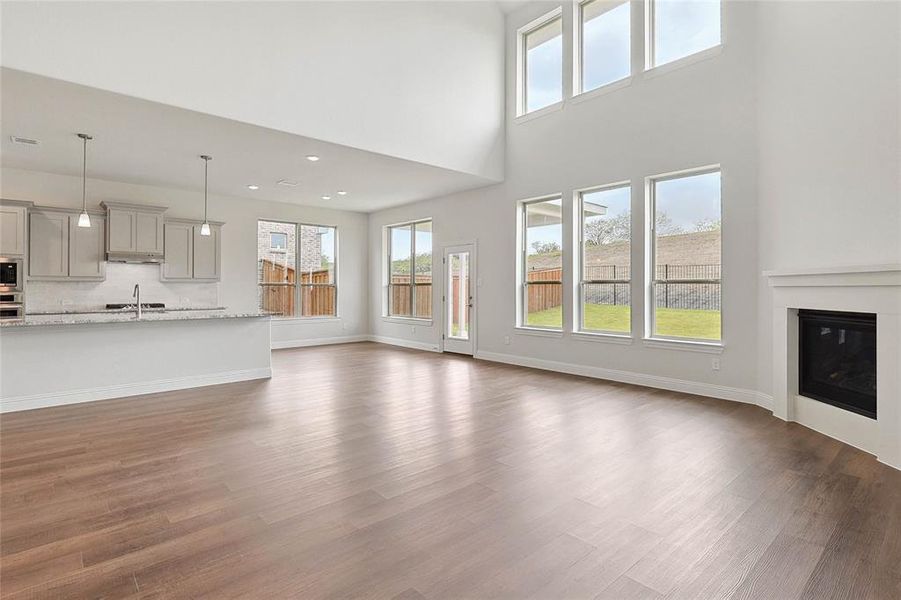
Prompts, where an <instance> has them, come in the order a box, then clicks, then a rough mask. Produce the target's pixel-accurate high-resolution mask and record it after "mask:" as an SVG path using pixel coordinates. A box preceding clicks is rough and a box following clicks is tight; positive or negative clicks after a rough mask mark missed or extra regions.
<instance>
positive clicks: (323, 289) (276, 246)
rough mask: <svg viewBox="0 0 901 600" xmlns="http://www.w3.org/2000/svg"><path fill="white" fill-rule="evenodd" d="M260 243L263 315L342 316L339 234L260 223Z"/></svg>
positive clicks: (332, 230)
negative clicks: (339, 309) (339, 310)
mask: <svg viewBox="0 0 901 600" xmlns="http://www.w3.org/2000/svg"><path fill="white" fill-rule="evenodd" d="M257 240H258V244H257V281H258V283H259V304H260V309H261V310H264V311H267V312H271V313H273V314H275V315H278V316H282V317H298V316H300V317H325V316H336V315H337V308H338V286H337V270H336V269H337V229H336V228H334V227H325V226H319V225H297V224H295V223H280V222H278V221H259V222H258V223H257ZM298 240H299V242H298Z"/></svg>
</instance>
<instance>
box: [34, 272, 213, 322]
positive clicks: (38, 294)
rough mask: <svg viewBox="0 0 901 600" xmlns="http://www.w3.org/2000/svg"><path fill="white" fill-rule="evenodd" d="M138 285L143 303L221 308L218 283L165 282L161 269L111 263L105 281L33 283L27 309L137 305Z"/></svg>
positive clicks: (47, 309)
mask: <svg viewBox="0 0 901 600" xmlns="http://www.w3.org/2000/svg"><path fill="white" fill-rule="evenodd" d="M136 283H138V284H140V285H141V302H163V303H165V305H166V306H168V307H181V308H187V307H211V306H218V305H219V284H218V283H171V282H164V281H160V266H159V265H153V264H130V263H107V265H106V280H105V281H29V282H28V283H27V287H26V293H25V302H26V309H27V311H28V312H41V311H51V310H57V309H65V310H72V309H81V308H85V309H95V308H103V307H104V306H105V305H106V304H107V303H121V302H126V303H127V302H133V298H132V292H133V291H134V287H135V284H136Z"/></svg>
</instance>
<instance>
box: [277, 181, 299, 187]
mask: <svg viewBox="0 0 901 600" xmlns="http://www.w3.org/2000/svg"><path fill="white" fill-rule="evenodd" d="M275 183H277V184H278V185H284V186H286V187H297V182H296V181H292V180H291V179H279V180H278V181H276V182H275Z"/></svg>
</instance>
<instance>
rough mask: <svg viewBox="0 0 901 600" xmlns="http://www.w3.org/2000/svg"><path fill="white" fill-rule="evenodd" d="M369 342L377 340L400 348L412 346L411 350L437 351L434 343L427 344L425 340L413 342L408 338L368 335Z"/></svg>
mask: <svg viewBox="0 0 901 600" xmlns="http://www.w3.org/2000/svg"><path fill="white" fill-rule="evenodd" d="M369 341H370V342H377V343H379V344H389V345H391V346H400V347H402V348H412V349H413V350H425V351H426V352H438V346H436V345H435V344H428V343H426V342H413V341H410V340H402V339H400V338H391V337H385V336H381V335H370V336H369Z"/></svg>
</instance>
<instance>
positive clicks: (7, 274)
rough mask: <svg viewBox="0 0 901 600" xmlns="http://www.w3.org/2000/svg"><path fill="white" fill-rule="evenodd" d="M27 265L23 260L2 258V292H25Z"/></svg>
mask: <svg viewBox="0 0 901 600" xmlns="http://www.w3.org/2000/svg"><path fill="white" fill-rule="evenodd" d="M24 284H25V265H24V262H23V261H22V259H21V258H0V292H24V291H25V288H24Z"/></svg>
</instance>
